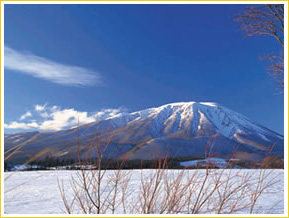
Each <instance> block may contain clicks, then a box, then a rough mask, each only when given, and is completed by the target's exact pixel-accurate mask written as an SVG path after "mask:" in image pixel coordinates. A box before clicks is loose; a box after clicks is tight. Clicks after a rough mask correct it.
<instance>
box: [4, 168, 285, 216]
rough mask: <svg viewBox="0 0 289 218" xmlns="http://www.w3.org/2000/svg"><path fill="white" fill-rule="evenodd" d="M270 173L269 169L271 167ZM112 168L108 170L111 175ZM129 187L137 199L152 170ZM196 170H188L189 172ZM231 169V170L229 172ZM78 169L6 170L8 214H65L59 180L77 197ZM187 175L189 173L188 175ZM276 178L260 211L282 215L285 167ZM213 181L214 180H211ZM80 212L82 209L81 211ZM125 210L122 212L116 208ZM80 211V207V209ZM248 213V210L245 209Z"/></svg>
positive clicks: (134, 175) (276, 172) (254, 172)
mask: <svg viewBox="0 0 289 218" xmlns="http://www.w3.org/2000/svg"><path fill="white" fill-rule="evenodd" d="M267 171H268V172H269V170H267ZM111 172H112V171H107V174H109V173H111ZM130 172H131V173H132V174H131V175H132V177H131V181H130V184H129V189H130V190H133V194H132V196H131V197H130V199H128V201H132V202H133V201H135V200H136V199H137V197H138V196H137V193H138V190H140V183H141V182H140V178H141V172H143V174H144V175H146V174H147V175H149V174H150V173H151V172H152V170H142V171H141V170H132V171H130ZM194 172H195V171H194V170H187V173H188V174H191V173H194ZM228 172H229V171H228ZM168 173H169V174H174V173H178V170H168ZM199 173H200V175H203V176H204V175H205V170H199ZM231 173H232V175H234V174H237V173H239V174H240V173H241V174H246V173H249V174H250V175H251V176H252V177H256V178H257V176H258V175H259V171H258V170H247V169H242V170H241V171H240V170H237V169H233V170H232V171H231ZM76 174H77V171H30V172H8V173H7V172H6V173H5V182H4V187H5V188H4V192H5V194H4V213H6V214H60V213H65V210H64V206H63V202H62V201H61V197H60V192H59V188H58V183H57V181H58V180H59V181H63V184H64V187H65V192H66V195H67V197H68V199H71V198H72V196H73V191H72V188H71V177H72V176H76ZM188 174H186V175H188ZM273 177H274V178H276V180H275V183H274V185H272V186H270V187H269V188H268V189H267V190H266V191H265V193H263V195H262V196H261V197H260V199H259V200H258V201H257V205H256V207H255V208H256V210H255V212H256V213H269V214H282V213H284V196H283V195H284V180H283V170H273V171H272V173H271V174H270V176H269V177H268V178H267V180H270V179H272V178H273ZM209 182H212V181H210V180H209ZM78 212H79V211H78ZM116 212H118V213H121V212H120V211H116ZM75 213H77V210H76V212H75ZM242 213H248V210H245V211H242Z"/></svg>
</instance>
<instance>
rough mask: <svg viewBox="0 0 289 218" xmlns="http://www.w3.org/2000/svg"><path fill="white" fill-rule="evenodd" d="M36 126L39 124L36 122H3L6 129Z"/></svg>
mask: <svg viewBox="0 0 289 218" xmlns="http://www.w3.org/2000/svg"><path fill="white" fill-rule="evenodd" d="M38 127H39V125H38V124H37V123H36V122H29V123H22V122H16V121H14V122H11V123H10V124H6V123H5V124H4V128H6V129H35V128H38Z"/></svg>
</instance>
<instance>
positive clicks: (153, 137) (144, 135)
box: [4, 101, 284, 159]
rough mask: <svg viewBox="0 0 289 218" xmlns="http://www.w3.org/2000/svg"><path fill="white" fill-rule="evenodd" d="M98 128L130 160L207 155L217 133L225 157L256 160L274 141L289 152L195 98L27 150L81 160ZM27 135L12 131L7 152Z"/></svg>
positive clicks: (237, 117)
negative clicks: (80, 152) (51, 151)
mask: <svg viewBox="0 0 289 218" xmlns="http://www.w3.org/2000/svg"><path fill="white" fill-rule="evenodd" d="M95 130H97V131H98V132H101V131H104V132H106V133H107V134H108V135H109V136H110V142H111V145H112V146H111V147H112V150H117V152H116V153H118V157H120V156H121V155H123V154H128V153H129V154H130V157H129V158H130V159H153V158H154V157H153V156H154V155H155V153H156V151H159V153H160V154H161V155H164V154H165V153H166V154H169V156H185V155H196V156H198V155H203V154H204V152H205V147H204V146H205V145H206V144H207V143H208V141H210V139H211V138H212V137H214V136H216V135H218V139H217V140H216V142H215V144H214V150H215V152H217V153H219V155H220V156H224V157H228V156H229V155H230V154H232V152H234V149H235V148H236V147H238V149H239V151H238V152H239V153H242V152H243V153H242V154H243V156H244V152H245V153H247V154H248V155H247V156H250V157H251V156H252V155H253V156H255V158H256V159H260V158H262V157H264V155H266V152H267V151H268V150H269V149H270V147H271V146H272V145H274V148H273V150H272V153H273V154H278V155H283V152H284V141H283V140H284V138H283V136H282V135H280V134H278V133H276V132H274V131H272V130H270V129H268V128H266V127H264V126H262V125H260V124H258V123H257V122H254V121H251V120H250V119H249V118H247V117H245V116H244V115H242V114H240V113H237V112H235V111H232V110H230V109H228V108H226V107H224V106H222V105H220V104H217V103H213V102H194V101H190V102H176V103H170V104H165V105H162V106H159V107H153V108H148V109H144V110H140V111H136V112H132V113H127V112H126V113H122V114H118V115H115V116H112V117H108V118H106V119H103V120H98V121H97V122H93V123H88V124H84V125H82V126H79V127H77V128H72V129H69V130H62V131H56V132H50V133H47V132H43V133H40V135H39V136H37V137H36V139H35V140H34V141H33V142H29V143H27V145H25V147H24V149H25V151H26V152H28V153H31V154H35V153H36V152H37V151H38V152H39V151H40V148H53V149H55V150H57V152H56V153H57V155H56V156H58V157H63V158H64V157H73V158H75V156H76V142H77V132H78V133H79V135H78V136H79V137H80V139H81V140H80V143H81V144H82V146H83V151H84V153H83V156H85V154H87V152H88V151H85V148H84V146H85V144H88V143H89V141H91V140H93V136H94V134H95ZM25 134H26V135H27V134H28V133H19V134H13V135H6V136H5V137H4V141H5V150H7V149H9V148H12V146H13V144H14V145H15V142H16V140H18V141H19V142H21V137H23V138H25V137H24V136H25ZM17 135H18V137H17ZM28 135H29V134H28ZM32 135H34V134H32ZM13 137H14V139H13ZM27 137H28V138H29V136H27ZM22 141H23V139H22ZM241 156H242V155H241ZM245 156H246V155H245Z"/></svg>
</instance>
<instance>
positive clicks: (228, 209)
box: [59, 132, 278, 214]
mask: <svg viewBox="0 0 289 218" xmlns="http://www.w3.org/2000/svg"><path fill="white" fill-rule="evenodd" d="M217 138H218V135H215V136H214V137H213V142H212V143H210V140H209V141H208V144H207V145H206V152H205V158H206V160H207V162H206V166H205V169H202V170H189V169H187V168H183V169H180V170H172V169H168V166H169V161H168V158H167V155H166V156H165V157H162V158H158V159H157V161H156V162H155V163H156V166H155V167H154V169H146V170H144V169H141V170H139V171H137V173H140V177H139V178H140V181H139V182H138V183H137V184H135V183H133V182H132V181H131V177H132V173H133V170H123V167H124V165H125V161H126V158H125V157H123V159H122V161H119V162H114V163H115V164H117V166H114V170H108V168H107V166H108V162H109V161H107V159H105V160H106V162H105V164H103V163H102V162H103V161H104V156H105V152H106V151H107V150H108V146H109V140H108V143H104V141H102V139H103V137H99V136H98V135H97V132H96V134H95V139H94V141H93V142H92V143H91V144H90V146H89V148H90V150H89V152H88V153H89V154H90V158H91V154H92V153H93V152H92V151H93V150H95V152H96V154H97V155H96V159H95V160H94V161H91V160H90V159H89V158H88V157H87V158H86V159H85V161H79V164H82V165H83V166H85V167H83V168H82V169H81V170H80V171H78V172H77V173H76V175H77V176H74V177H72V181H71V185H72V190H73V197H72V198H71V199H69V200H68V197H67V196H66V193H65V188H64V186H63V184H62V183H60V182H59V190H60V194H61V198H62V201H63V204H64V208H65V210H66V212H67V213H86V214H95V213H96V214H103V213H112V214H114V213H123V214H126V213H130V214H176V213H182V214H207V213H215V214H222V213H242V212H250V213H257V212H258V208H257V205H258V204H257V203H258V200H259V199H260V196H261V195H263V194H264V193H265V192H266V190H267V189H268V188H269V187H270V186H272V185H273V184H275V183H276V182H277V180H278V179H277V177H278V175H275V176H273V173H272V172H273V171H272V170H266V169H258V170H254V171H253V172H252V171H250V170H245V171H244V170H241V169H232V168H231V163H230V161H228V162H227V166H226V167H225V168H224V169H216V168H214V167H213V166H214V165H213V164H212V162H211V158H212V153H213V152H212V151H213V146H214V144H215V142H216V140H217ZM106 139H108V138H106ZM233 156H234V154H233V155H232V157H233ZM110 157H111V156H110ZM267 161H268V160H267ZM256 172H257V173H258V175H257V174H256ZM132 185H133V188H131V187H130V186H132Z"/></svg>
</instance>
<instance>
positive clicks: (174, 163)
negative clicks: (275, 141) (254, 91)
mask: <svg viewBox="0 0 289 218" xmlns="http://www.w3.org/2000/svg"><path fill="white" fill-rule="evenodd" d="M204 158H205V157H200V156H198V157H182V158H168V159H166V161H167V164H166V168H168V169H183V168H184V167H183V166H181V165H180V162H183V161H188V160H202V159H204ZM163 161H164V159H159V160H125V161H124V160H111V159H104V160H102V162H101V166H100V167H101V169H107V170H113V169H157V168H158V167H160V166H159V163H162V162H163ZM97 166H98V165H97V160H91V161H85V160H81V161H77V160H74V159H58V158H53V157H50V156H46V157H45V158H44V159H42V160H34V161H31V162H29V163H28V164H27V165H26V167H25V168H24V169H23V170H27V171H28V170H52V169H62V170H78V169H97ZM206 167H209V168H218V166H217V165H216V164H214V163H211V164H210V163H209V166H208V163H207V164H206V165H202V164H197V165H196V166H190V167H186V168H188V169H203V168H206ZM13 168H14V165H13V164H11V163H9V162H6V161H5V162H4V169H5V171H10V170H13ZM226 168H248V169H256V168H279V169H283V168H284V160H283V158H282V157H281V156H274V155H271V156H268V157H266V158H264V160H263V161H262V162H261V161H245V160H227V165H226Z"/></svg>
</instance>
